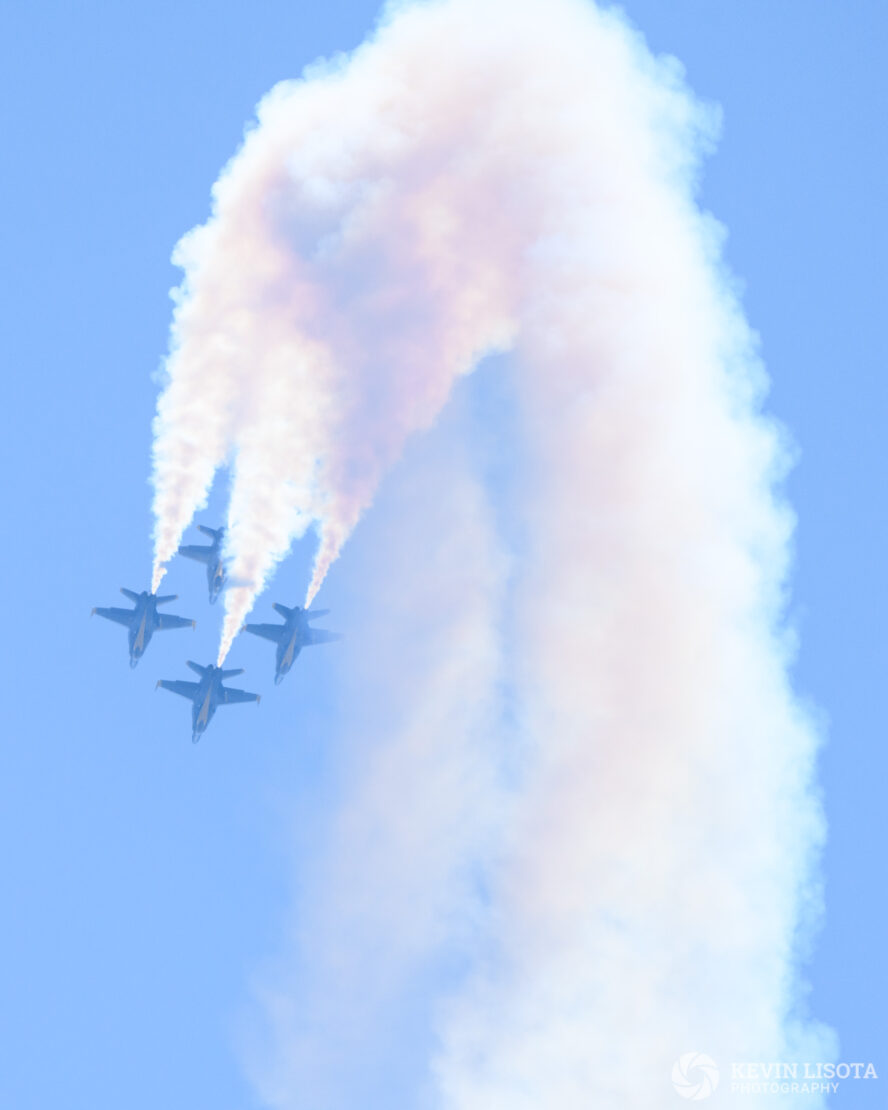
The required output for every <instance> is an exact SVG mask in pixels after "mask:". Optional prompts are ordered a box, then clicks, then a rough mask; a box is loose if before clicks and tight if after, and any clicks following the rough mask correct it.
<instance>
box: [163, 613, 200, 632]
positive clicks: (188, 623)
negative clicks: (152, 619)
mask: <svg viewBox="0 0 888 1110" xmlns="http://www.w3.org/2000/svg"><path fill="white" fill-rule="evenodd" d="M154 627H155V628H157V629H159V630H160V631H161V632H166V631H167V630H168V629H170V628H194V621H192V620H189V619H188V617H174V616H172V614H171V613H158V614H157V621H156V623H155V625H154Z"/></svg>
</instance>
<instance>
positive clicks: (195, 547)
mask: <svg viewBox="0 0 888 1110" xmlns="http://www.w3.org/2000/svg"><path fill="white" fill-rule="evenodd" d="M179 554H180V555H184V556H185V558H186V559H197V561H198V562H199V563H209V562H210V561H211V560H212V559H214V558H215V556H214V554H213V549H212V547H201V546H200V545H199V544H196V543H186V544H183V545H182V546H181V547H180V548H179Z"/></svg>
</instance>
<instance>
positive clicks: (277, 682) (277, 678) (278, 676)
mask: <svg viewBox="0 0 888 1110" xmlns="http://www.w3.org/2000/svg"><path fill="white" fill-rule="evenodd" d="M283 681H284V675H283V671H278V673H277V674H276V675H275V676H274V684H275V686H280V684H281V683H282V682H283Z"/></svg>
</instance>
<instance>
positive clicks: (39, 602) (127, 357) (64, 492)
mask: <svg viewBox="0 0 888 1110" xmlns="http://www.w3.org/2000/svg"><path fill="white" fill-rule="evenodd" d="M626 7H627V10H628V11H629V14H630V15H631V17H632V18H633V20H634V21H635V22H636V24H637V25H638V26H639V27H641V29H642V30H644V32H645V33H646V35H647V36H648V39H649V42H650V43H651V45H652V47H653V48H654V49H655V50H656V51H658V52H660V51H665V52H670V53H674V54H676V55H677V56H678V57H679V58H681V59H682V61H683V62H684V63H685V65H686V67H687V70H688V75H689V79H690V82H691V84H692V86H693V87H694V88H695V89H696V90H697V92H698V93H699V94H701V95H702V96H703V97H705V98H707V99H710V100H715V101H718V102H719V103H720V104H721V105H722V106H723V108H724V117H725V124H724V137H723V140H722V143H721V145H720V148H719V151H718V153H717V155H716V156H715V158H714V159H712V160H711V161H710V164H709V165H708V169H707V173H706V178H705V187H704V201H705V203H706V205H707V206H708V207H709V208H710V209H711V210H712V211H713V212H714V213H715V214H716V215H717V216H718V217H719V218H720V219H721V220H722V221H724V222H725V223H726V224H727V225H728V227H729V229H730V240H729V243H728V258H729V261H730V263H731V265H732V267H733V268H734V270H735V271H736V272H737V273H738V274H739V275H740V276H741V277H742V279H743V281H744V282H745V285H746V289H747V292H746V296H745V303H746V306H747V310H748V314H749V316H750V318H751V320H752V322H753V324H754V326H755V327H756V328H757V329H758V330H759V331H760V333H761V335H762V342H763V352H764V356H765V359H766V361H767V364H768V367H769V370H770V373H771V376H772V378H773V383H774V387H773V391H772V395H771V402H770V407H771V409H772V411H773V412H775V413H776V414H777V415H778V416H779V417H780V418H781V419H782V420H784V421H785V422H786V424H788V426H789V427H790V429H791V430H792V432H793V433H794V435H795V438H796V440H797V442H798V444H799V445H800V448H801V459H800V463H799V466H798V467H797V469H796V471H795V473H794V474H793V476H792V478H791V481H790V483H789V490H790V494H791V497H792V500H793V502H794V504H795V506H796V508H797V510H798V514H799V517H800V526H799V532H798V558H797V567H796V573H795V577H794V590H793V601H792V613H793V616H794V620H795V622H796V623H797V625H798V628H799V630H800V632H801V637H802V641H801V651H800V657H799V662H798V666H797V668H796V672H795V676H796V682H797V686H798V688H799V690H800V691H802V692H803V693H804V695H805V696H807V697H809V698H810V699H812V701H813V702H815V703H816V704H817V705H818V706H820V707H821V709H822V711H823V713H824V714H825V717H826V718H827V719H828V722H829V726H828V733H829V743H828V746H827V747H826V748H825V750H824V753H823V757H822V778H823V783H824V791H825V801H826V808H827V813H828V817H829V822H830V842H829V847H828V850H827V853H826V878H827V899H828V915H827V918H826V921H825V925H824V928H823V930H822V933H821V935H820V937H819V941H818V944H817V949H816V952H815V953H814V955H813V958H812V961H811V964H810V979H811V982H812V988H813V989H812V996H811V1005H812V1009H813V1011H814V1013H815V1014H816V1015H817V1016H818V1017H820V1018H821V1019H823V1020H825V1021H827V1022H829V1023H830V1024H832V1025H834V1026H835V1027H836V1028H837V1029H838V1032H839V1034H840V1037H841V1042H842V1048H843V1058H845V1059H853V1060H866V1059H873V1060H875V1061H876V1062H877V1064H881V1067H880V1071H881V1070H882V1069H884V1068H888V1053H886V1052H885V1031H886V1030H888V1006H886V1001H885V996H886V986H888V976H886V964H888V957H886V945H885V916H886V908H888V901H886V894H885V885H884V857H885V844H886V821H885V808H886V807H885V800H884V798H885V782H886V779H888V775H886V771H888V767H886V759H888V757H886V749H885V728H884V725H883V722H882V713H881V709H882V704H881V699H877V691H878V690H879V688H880V687H881V688H882V689H884V682H885V672H886V662H888V660H886V651H885V645H884V629H885V627H886V625H888V613H886V605H885V596H886V593H885V589H884V574H885V568H886V566H888V551H886V523H885V509H884V481H885V467H884V462H883V459H884V452H883V442H884V429H885V414H886V410H888V396H886V381H885V373H884V371H885V354H884V324H883V317H884V312H885V302H886V282H885V276H884V274H885V270H884V265H885V263H884V260H885V257H886V254H888V242H886V220H885V207H884V183H885V179H886V176H888V159H886V154H885V143H884V127H885V120H886V119H888V103H886V101H888V96H886V82H885V77H884V43H885V41H886V35H888V6H886V5H885V4H883V3H882V2H881V0H849V2H846V3H845V2H843V3H841V4H839V3H827V2H826V0H781V2H780V3H765V2H763V0H718V2H714V0H669V2H663V0H629V3H628V4H627V5H626ZM375 10H376V4H375V2H372V0H326V2H325V3H323V4H321V3H319V2H318V3H315V2H313V0H303V2H301V3H289V4H288V3H280V2H278V0H266V2H263V3H260V4H255V5H254V4H250V5H248V4H246V3H245V2H242V0H235V2H222V3H219V4H216V5H211V6H207V5H206V4H199V3H196V2H194V0H176V3H171V2H170V0H155V2H154V3H152V4H150V5H149V4H142V5H132V4H112V3H109V2H107V0H106V2H104V3H97V2H95V0H93V2H88V0H87V2H84V3H79V4H77V5H73V4H68V3H60V2H56V0H43V2H41V3H39V4H32V3H25V2H23V0H12V2H10V0H7V3H6V4H5V5H4V6H3V8H2V13H0V82H2V100H0V112H2V131H0V135H2V151H3V172H2V175H0V196H2V208H0V211H2V213H3V217H4V220H3V225H4V226H3V231H2V236H3V259H4V265H3V268H2V276H0V280H2V283H3V287H2V293H0V312H2V315H3V344H2V355H3V365H4V374H3V382H4V403H3V405H2V409H0V420H2V436H0V451H2V459H3V474H4V477H5V483H4V486H5V495H4V498H3V505H4V510H5V512H4V515H5V522H4V542H3V545H2V549H0V559H2V569H0V580H2V581H3V583H4V584H5V590H4V600H3V611H2V616H3V620H2V625H0V628H2V631H0V645H2V658H0V662H2V665H3V678H4V691H5V697H4V701H3V704H2V709H0V714H2V717H0V721H2V732H0V889H2V892H3V911H2V916H0V1105H2V1106H8V1107H15V1108H16V1110H32V1108H37V1107H40V1108H45V1107H48V1106H64V1107H87V1106H88V1107H90V1110H104V1108H105V1107H107V1108H108V1110H111V1108H112V1107H113V1108H117V1107H118V1106H122V1105H123V1106H126V1107H127V1108H128V1110H142V1108H145V1110H148V1108H151V1110H154V1108H156V1107H157V1106H159V1105H162V1106H170V1107H179V1106H182V1107H185V1106H199V1107H209V1106H213V1107H226V1108H244V1107H250V1106H253V1105H256V1103H255V1096H254V1095H253V1093H252V1091H251V1089H250V1087H249V1085H248V1084H247V1083H246V1081H245V1080H244V1079H243V1077H242V1074H241V1068H240V1064H239V1059H238V1045H239V1043H240V1041H241V1038H242V1035H243V1027H244V1026H245V1025H246V1026H248V1025H249V1015H248V1014H247V1013H246V1012H245V1009H244V1007H245V1001H246V999H247V998H248V993H249V983H250V979H251V976H252V975H253V974H254V973H255V971H256V969H257V968H260V967H261V966H262V964H263V961H264V960H265V959H266V958H267V957H268V956H269V954H272V953H273V952H274V951H275V949H276V947H277V946H278V944H279V941H280V933H281V931H282V929H283V927H284V922H285V916H286V913H287V910H288V907H289V905H290V900H291V897H292V890H291V886H290V869H289V867H288V864H287V852H288V847H287V844H288V838H289V837H290V835H291V827H290V822H291V814H292V811H293V809H294V806H297V805H298V804H300V802H304V804H305V805H306V806H308V805H310V804H314V805H316V804H319V803H318V802H317V801H314V802H309V796H310V791H309V789H308V787H309V786H310V785H311V783H312V782H313V781H316V780H317V779H318V778H319V777H322V776H321V770H322V767H323V759H324V736H325V730H326V729H327V727H328V726H327V724H326V723H325V722H326V720H327V717H328V715H329V714H328V710H329V706H330V705H331V703H332V699H333V698H334V697H335V690H334V689H332V688H331V680H330V679H329V676H328V673H327V669H326V668H325V664H324V660H323V658H322V657H320V656H322V653H320V652H318V653H316V654H315V655H314V656H312V657H306V658H305V659H303V660H302V661H300V664H299V667H298V668H297V669H296V670H294V672H293V674H292V675H291V676H290V678H288V680H287V683H286V684H285V685H284V686H283V687H281V690H280V691H279V692H275V696H274V697H271V696H269V697H266V698H265V699H264V700H263V703H262V706H261V708H260V709H259V710H256V709H255V708H254V707H252V706H245V707H239V708H236V709H232V710H229V711H225V712H222V713H220V714H219V717H218V718H217V719H216V720H215V721H214V723H213V726H212V730H211V732H210V734H209V735H208V737H207V738H206V741H205V743H204V744H202V745H201V746H200V747H198V748H196V749H195V748H192V746H191V744H190V743H189V725H188V708H189V707H188V705H187V703H185V702H182V701H179V700H178V699H175V698H172V697H171V696H169V695H165V694H157V695H155V694H154V692H153V687H154V682H155V680H156V678H157V677H160V676H167V677H180V676H182V660H183V659H184V658H185V657H186V656H187V657H190V658H197V659H199V660H206V659H208V658H210V657H211V656H212V655H213V654H214V650H215V641H216V634H217V626H216V620H217V616H216V614H215V612H213V613H212V618H211V616H210V611H209V610H208V608H207V605H206V599H205V586H204V582H203V579H202V577H201V572H200V569H199V568H198V567H197V566H196V565H194V564H185V565H181V566H180V565H176V566H174V568H173V569H172V571H171V574H170V576H169V578H168V580H167V581H168V583H169V585H170V586H171V588H172V589H176V590H178V591H179V593H180V594H181V600H180V601H179V602H178V603H177V604H176V606H175V611H176V612H179V613H184V614H186V615H189V616H194V617H196V618H197V619H198V620H199V627H198V629H197V631H196V632H193V633H192V632H190V631H185V632H176V633H168V634H165V635H164V636H162V637H158V639H157V640H156V641H155V642H154V643H153V644H152V646H151V649H150V654H149V656H148V658H147V659H146V660H145V662H143V664H142V665H141V666H140V667H139V668H138V669H137V670H136V671H134V672H130V671H129V669H128V667H127V661H126V651H125V643H124V641H125V634H124V632H123V630H121V629H117V628H115V627H113V626H111V625H108V624H105V623H103V622H100V621H98V620H96V621H94V622H92V624H91V623H90V622H89V620H88V614H89V610H90V608H91V607H92V606H93V605H97V604H106V605H107V604H116V603H118V601H119V598H118V597H117V596H115V595H116V590H117V587H118V586H120V585H127V586H131V587H133V588H135V589H141V588H142V587H143V586H144V584H145V583H146V582H147V577H148V573H149V564H150V547H149V534H150V527H151V521H150V515H149V505H150V491H149V488H148V485H147V477H148V462H149V447H150V422H151V417H152V411H153V406H154V399H155V388H156V387H155V385H154V383H153V382H152V378H151V375H152V372H153V371H154V370H155V368H156V367H157V365H158V362H159V359H160V357H161V355H162V353H163V352H164V350H165V346H166V333H167V326H168V322H169V313H170V304H169V301H168V299H167V291H168V289H169V288H170V287H171V286H172V285H173V284H174V283H175V282H176V281H177V280H178V278H177V273H176V271H175V270H174V269H173V267H172V266H171V265H170V263H169V254H170V250H171V247H172V245H173V243H174V242H175V241H176V239H177V238H178V237H179V235H180V234H181V233H182V232H183V231H185V230H186V229H188V228H189V227H191V226H192V225H193V224H195V223H197V222H199V221H201V220H202V219H203V218H205V216H206V214H207V210H208V191H209V186H210V184H211V182H212V181H213V180H214V178H215V177H216V175H217V173H218V171H219V168H220V167H221V165H222V164H223V162H224V161H225V160H226V159H227V158H228V157H229V156H230V154H231V153H232V152H233V151H234V149H235V147H236V145H237V143H238V140H239V138H240V135H241V133H242V128H243V124H244V122H245V121H246V120H247V119H248V118H250V116H251V113H252V110H253V107H254V105H255V104H256V102H257V100H258V99H259V98H260V97H261V95H262V94H263V93H264V92H265V91H266V90H267V89H268V88H270V87H271V85H273V84H274V83H275V82H276V81H278V80H280V79H281V78H285V77H291V76H294V75H297V74H298V73H299V71H300V70H301V68H302V66H303V65H304V64H305V63H307V62H309V61H311V60H312V59H313V58H315V57H316V56H317V55H319V54H329V53H332V52H334V51H336V50H340V49H347V48H350V47H351V46H353V45H355V44H357V43H358V42H359V41H360V40H361V38H362V37H363V36H364V33H365V31H366V30H367V28H368V27H369V26H370V24H371V21H372V19H373V16H374V13H375ZM442 48H445V47H444V44H442ZM220 504H221V499H220ZM211 515H212V514H210V516H211ZM309 558H310V550H309V548H308V547H306V546H304V547H302V548H300V549H299V550H298V551H297V552H296V553H295V555H294V557H293V559H291V561H290V562H289V563H288V564H286V566H285V567H284V568H282V570H281V572H280V573H279V575H278V578H277V580H276V582H275V585H274V587H273V589H272V591H271V592H270V594H269V595H267V596H266V598H265V599H263V601H262V602H261V603H260V607H259V610H258V612H259V614H260V617H259V619H267V614H268V603H269V601H270V600H271V599H272V598H275V597H279V598H281V599H282V600H286V601H293V600H296V599H298V598H299V596H300V595H301V592H302V590H303V589H304V583H305V575H306V568H307V563H308V560H309ZM336 600H337V595H336V583H335V576H334V578H333V579H331V583H330V587H329V593H328V594H327V596H326V598H325V601H326V602H328V603H330V604H331V605H334V606H335V603H336ZM121 603H122V602H121ZM334 624H335V621H333V622H332V623H331V624H330V626H331V627H332V626H333V625H334ZM270 656H271V649H270V648H269V647H268V645H264V644H261V643H260V642H258V641H257V642H255V643H252V644H241V643H239V644H238V645H237V647H236V649H235V652H234V653H233V655H232V664H233V665H241V664H242V665H244V666H246V667H248V671H247V674H246V675H245V677H244V680H243V684H244V685H245V686H247V687H248V688H255V689H259V690H261V691H262V692H263V693H269V691H270V689H272V688H271V681H270V680H271V658H270ZM309 827H310V822H309ZM886 1084H888V1076H886V1077H885V1079H883V1080H881V1081H880V1082H879V1083H878V1084H867V1085H862V1084H859V1085H858V1087H857V1088H856V1089H855V1090H854V1091H853V1092H850V1091H849V1092H846V1094H847V1096H848V1097H847V1098H846V1099H845V1100H843V1102H842V1103H841V1105H842V1106H844V1105H848V1106H851V1105H853V1106H855V1107H862V1108H863V1107H876V1106H884V1105H885V1100H886V1099H888V1086H886ZM852 1093H853V1096H854V1098H853V1102H852V1101H851V1098H850V1095H851V1094H852Z"/></svg>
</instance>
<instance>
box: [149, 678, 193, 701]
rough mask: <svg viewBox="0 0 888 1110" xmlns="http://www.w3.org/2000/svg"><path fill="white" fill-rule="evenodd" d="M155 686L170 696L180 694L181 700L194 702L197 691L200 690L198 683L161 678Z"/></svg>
mask: <svg viewBox="0 0 888 1110" xmlns="http://www.w3.org/2000/svg"><path fill="white" fill-rule="evenodd" d="M157 685H158V686H159V687H160V688H161V689H162V690H169V691H170V693H172V694H181V696H182V697H183V698H188V700H189V701H194V699H195V698H196V697H197V691H198V690H199V689H200V683H199V682H181V681H180V680H179V679H172V680H171V679H168V678H162V679H161V680H160V682H158V684H157Z"/></svg>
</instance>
